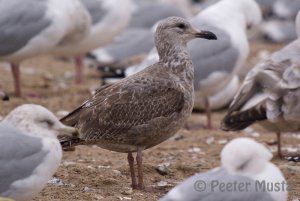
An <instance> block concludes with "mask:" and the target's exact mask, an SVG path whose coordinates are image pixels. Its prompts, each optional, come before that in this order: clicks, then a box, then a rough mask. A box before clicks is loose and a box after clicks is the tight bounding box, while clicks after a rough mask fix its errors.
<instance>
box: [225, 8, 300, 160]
mask: <svg viewBox="0 0 300 201" xmlns="http://www.w3.org/2000/svg"><path fill="white" fill-rule="evenodd" d="M296 23H297V29H298V39H297V40H295V41H293V42H291V43H290V44H288V45H287V46H285V47H284V48H283V49H281V50H279V51H277V52H275V53H273V54H272V55H271V56H270V57H269V58H268V59H266V60H263V61H262V62H260V63H258V64H257V65H256V66H255V67H254V68H253V69H252V70H251V71H250V72H249V73H248V75H247V76H246V78H245V80H244V83H243V85H242V86H241V88H240V90H239V92H238V93H237V94H236V96H235V98H234V100H233V102H232V103H231V106H230V108H229V110H228V112H227V115H226V116H225V118H224V119H223V122H222V125H221V128H222V129H223V130H232V131H236V130H242V129H244V128H246V127H248V126H250V125H251V124H253V123H255V122H259V123H260V124H261V125H262V126H264V127H265V128H267V129H268V130H270V131H272V132H276V133H277V140H278V155H279V156H280V157H282V153H281V143H280V133H281V132H296V131H300V39H299V36H300V12H299V13H298V16H297V19H296Z"/></svg>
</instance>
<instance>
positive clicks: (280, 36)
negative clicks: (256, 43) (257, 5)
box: [261, 19, 297, 43]
mask: <svg viewBox="0 0 300 201" xmlns="http://www.w3.org/2000/svg"><path fill="white" fill-rule="evenodd" d="M261 32H262V34H263V38H264V39H265V40H267V41H271V42H276V43H286V42H291V41H293V40H295V39H297V33H296V29H295V21H294V20H279V19H272V20H266V21H264V22H263V23H262V24H261Z"/></svg>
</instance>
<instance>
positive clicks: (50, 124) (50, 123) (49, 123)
mask: <svg viewBox="0 0 300 201" xmlns="http://www.w3.org/2000/svg"><path fill="white" fill-rule="evenodd" d="M44 122H45V123H46V124H47V125H48V126H49V127H52V126H53V125H54V122H53V121H51V120H44Z"/></svg>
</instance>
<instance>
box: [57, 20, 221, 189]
mask: <svg viewBox="0 0 300 201" xmlns="http://www.w3.org/2000/svg"><path fill="white" fill-rule="evenodd" d="M194 38H206V39H213V40H215V39H216V36H215V35H214V34H213V33H211V32H209V31H198V30H196V29H194V28H193V27H192V26H191V25H190V23H188V22H187V21H186V20H185V19H183V18H179V17H169V18H166V19H164V20H163V21H161V22H160V23H159V25H158V27H157V30H156V33H155V44H156V47H157V49H158V53H159V55H160V59H159V61H158V62H157V63H155V64H153V65H151V66H149V67H147V68H146V69H144V70H143V71H140V72H139V73H137V74H135V75H133V76H130V77H127V78H125V79H122V80H120V81H118V82H116V83H114V84H111V85H106V86H103V87H101V88H99V89H98V90H97V91H96V92H95V94H94V95H93V96H92V97H91V98H89V99H88V100H87V101H85V102H84V103H83V104H82V105H81V106H79V107H78V108H77V109H75V110H74V111H72V112H71V113H70V114H69V115H67V116H65V117H64V118H63V119H61V121H62V122H63V123H65V124H66V125H69V126H75V127H76V128H78V129H79V132H80V136H79V138H80V139H81V140H82V141H83V142H81V143H86V144H96V145H98V146H100V147H102V148H105V149H108V150H112V151H116V152H123V153H127V154H128V162H129V167H130V173H131V179H132V187H133V188H138V189H143V188H144V183H143V172H142V151H143V150H145V149H148V148H150V147H153V146H155V145H157V144H159V143H161V142H163V141H165V140H167V139H168V138H170V137H171V136H172V135H174V134H175V133H176V132H177V131H178V130H179V129H180V128H181V127H182V125H183V124H184V122H185V120H187V118H188V117H189V116H190V115H191V112H192V108H193V102H194V87H193V77H194V76H193V74H194V68H193V65H192V61H191V59H190V57H189V54H188V52H187V49H186V46H187V42H189V41H190V40H192V39H194ZM72 140H73V139H70V141H72ZM62 144H63V145H64V144H69V143H68V140H67V139H64V140H63V141H62ZM132 152H137V157H136V161H137V166H138V183H137V182H136V177H135V171H134V158H133V156H132Z"/></svg>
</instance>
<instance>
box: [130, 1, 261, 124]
mask: <svg viewBox="0 0 300 201" xmlns="http://www.w3.org/2000/svg"><path fill="white" fill-rule="evenodd" d="M260 21H261V12H260V9H259V6H258V5H257V3H256V2H255V1H254V0H241V1H231V0H221V1H219V2H218V3H216V4H214V5H212V6H210V7H208V8H207V9H205V10H203V11H201V12H200V13H199V14H198V15H197V16H195V17H194V18H192V19H191V23H192V24H194V25H195V26H196V27H205V28H206V29H211V30H213V31H214V33H216V35H217V37H218V41H216V42H214V43H207V41H205V40H200V39H198V40H194V41H192V42H191V43H189V45H188V50H189V52H190V54H191V58H192V61H193V63H194V66H195V79H194V86H195V104H194V108H195V109H199V108H203V107H205V108H206V112H207V127H208V128H212V124H211V117H210V116H211V114H210V104H211V102H209V97H213V96H214V95H216V94H217V93H219V92H220V91H222V90H223V89H224V88H226V87H227V86H228V84H231V85H232V84H234V83H233V82H231V81H232V79H236V78H237V77H235V75H236V73H237V72H238V71H239V70H240V69H241V68H242V67H243V65H244V63H245V61H246V59H247V57H248V54H249V43H248V39H247V35H246V30H247V27H248V26H256V25H258V24H259V23H260ZM153 54H155V53H153V51H152V53H151V55H150V56H149V57H148V58H147V61H145V62H144V63H142V65H140V66H138V67H135V68H134V69H131V70H128V71H127V72H126V75H128V74H131V73H134V72H137V71H139V70H141V69H143V68H144V67H145V65H144V64H149V63H151V62H155V61H156V60H155V59H157V56H154V55H153ZM235 83H236V85H235V86H234V87H233V89H237V87H238V83H237V82H235ZM224 96H226V98H224V97H223V98H224V99H222V102H223V103H224V106H226V104H229V102H230V100H232V98H233V93H228V94H224ZM225 99H227V100H229V101H228V102H224V100H225ZM218 105H219V106H220V105H221V104H218Z"/></svg>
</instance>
